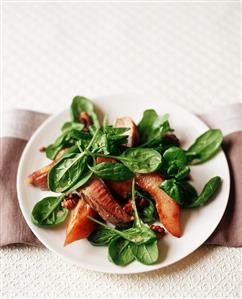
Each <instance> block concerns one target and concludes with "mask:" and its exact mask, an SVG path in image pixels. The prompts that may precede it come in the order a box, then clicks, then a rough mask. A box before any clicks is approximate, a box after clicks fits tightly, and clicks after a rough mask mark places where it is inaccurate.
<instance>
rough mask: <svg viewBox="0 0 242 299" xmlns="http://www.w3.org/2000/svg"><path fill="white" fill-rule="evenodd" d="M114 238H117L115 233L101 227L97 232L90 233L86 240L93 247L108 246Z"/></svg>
mask: <svg viewBox="0 0 242 299" xmlns="http://www.w3.org/2000/svg"><path fill="white" fill-rule="evenodd" d="M115 237H117V234H116V232H114V231H112V230H110V229H107V228H104V227H101V228H99V229H98V230H96V231H94V232H92V233H91V235H90V236H89V237H88V238H87V239H88V241H89V242H90V243H91V244H92V245H94V246H105V245H108V244H109V243H110V242H111V241H112V240H113V238H115Z"/></svg>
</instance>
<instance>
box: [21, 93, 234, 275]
mask: <svg viewBox="0 0 242 299" xmlns="http://www.w3.org/2000/svg"><path fill="white" fill-rule="evenodd" d="M93 102H94V103H95V106H96V107H97V110H98V113H99V114H103V112H105V113H107V114H108V117H109V122H110V123H113V122H114V120H115V119H116V118H117V117H121V116H130V117H132V118H133V119H134V120H135V121H136V122H138V121H139V120H140V119H141V117H142V114H143V111H144V110H145V109H149V108H153V109H155V110H156V111H157V112H158V113H159V114H164V113H169V114H170V123H171V127H172V128H174V129H175V132H176V134H177V136H178V137H179V138H180V140H181V143H182V146H183V147H184V148H187V147H188V146H189V145H190V144H191V143H192V142H193V141H194V140H195V138H196V137H198V136H199V135H200V134H201V133H203V132H204V131H206V130H207V129H208V127H207V126H206V125H205V124H204V123H203V122H202V121H201V120H200V119H199V118H197V117H196V116H195V115H193V114H192V113H190V112H188V111H186V110H184V109H183V108H181V107H179V106H176V105H174V104H172V103H166V102H162V101H160V100H152V99H150V98H148V97H144V96H140V95H139V96H137V95H119V96H109V97H103V98H97V99H95V100H94V101H93ZM67 120H69V109H68V110H65V111H63V112H61V113H59V114H57V115H53V116H52V117H50V118H49V119H47V121H45V122H44V123H43V124H42V125H41V126H40V127H39V128H38V130H37V131H36V132H35V133H34V135H33V136H32V138H31V139H30V140H29V142H28V144H27V146H26V147H25V149H24V152H23V154H22V158H21V160H20V164H19V168H18V174H17V192H18V199H19V204H20V207H21V210H22V213H23V215H24V218H25V220H26V221H27V223H28V225H29V227H30V228H31V230H32V231H33V233H34V234H35V235H36V236H37V238H38V239H39V240H40V241H41V242H42V243H43V244H44V245H45V246H46V247H47V248H49V249H51V250H53V251H54V252H56V253H58V254H60V255H61V256H63V257H64V258H67V259H68V260H70V261H72V262H74V263H75V264H78V265H80V266H82V267H84V268H87V269H92V270H96V271H101V272H108V273H126V274H128V273H138V272H146V271H151V270H155V269H160V268H163V267H165V266H168V265H171V264H173V263H175V262H177V261H179V260H180V259H182V258H184V257H186V256H187V255H189V254H190V253H191V252H193V251H194V250H195V249H197V248H198V247H199V246H200V245H201V244H203V243H204V241H205V240H206V239H207V238H208V237H209V236H210V235H211V233H212V232H213V231H214V229H215V228H216V226H217V225H218V223H219V221H220V219H221V217H222V215H223V213H224V211H225V208H226V205H227V201H228V196H229V186H230V178H229V169H228V164H227V161H226V158H225V155H224V153H223V152H222V151H221V152H220V153H219V154H217V155H216V156H215V157H214V158H213V159H211V160H210V161H208V162H206V163H204V164H202V165H196V166H193V167H192V169H191V174H192V183H193V184H194V186H195V187H196V188H197V190H198V191H199V192H200V191H201V190H202V188H203V186H204V184H205V183H206V182H207V181H208V180H209V179H210V178H211V177H213V176H216V175H219V176H220V177H221V178H222V186H221V188H220V190H219V192H218V193H217V195H216V197H215V198H214V200H212V201H211V202H209V203H208V204H207V205H205V206H203V207H200V208H195V209H187V210H182V211H181V224H182V229H183V236H182V237H181V238H175V237H173V236H171V235H170V234H166V236H165V237H164V238H163V239H162V240H160V242H159V246H160V258H159V262H158V263H157V264H155V265H152V266H145V265H142V264H140V263H139V262H133V263H131V264H130V265H128V266H126V267H119V266H116V265H114V264H112V263H110V262H109V261H108V259H107V248H106V247H94V246H92V245H91V244H89V242H88V241H87V240H80V241H77V242H74V243H72V244H70V245H69V246H67V247H64V246H63V242H64V239H65V229H66V224H63V225H61V226H60V227H57V228H54V229H42V228H39V227H37V226H34V225H33V224H32V222H31V210H32V208H33V206H34V204H35V203H36V202H37V201H39V200H40V199H41V198H43V197H45V196H48V195H50V194H52V193H51V192H46V191H41V190H39V189H37V188H34V187H32V186H29V185H26V183H25V178H26V177H27V176H28V175H29V174H30V173H32V172H33V171H34V170H36V169H38V168H41V167H43V166H44V165H46V164H48V163H49V161H48V160H47V159H46V158H45V155H44V154H43V153H40V152H39V148H40V147H42V146H45V145H48V144H50V143H52V142H53V140H54V139H55V138H56V137H57V136H58V135H59V133H60V128H61V126H62V124H63V123H64V121H67Z"/></svg>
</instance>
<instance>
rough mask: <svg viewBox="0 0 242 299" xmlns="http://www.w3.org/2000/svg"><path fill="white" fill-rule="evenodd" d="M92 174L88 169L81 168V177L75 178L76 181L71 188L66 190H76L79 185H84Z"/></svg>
mask: <svg viewBox="0 0 242 299" xmlns="http://www.w3.org/2000/svg"><path fill="white" fill-rule="evenodd" d="M92 175H93V172H92V171H91V170H89V169H87V170H85V169H84V170H83V173H82V175H81V177H80V178H79V179H78V180H77V182H76V183H75V184H74V185H73V186H71V188H69V189H68V190H67V191H68V192H72V191H75V190H77V189H78V188H80V187H81V186H83V185H85V184H86V183H87V182H88V181H89V180H90V178H91V177H92Z"/></svg>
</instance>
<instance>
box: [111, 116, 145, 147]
mask: <svg viewBox="0 0 242 299" xmlns="http://www.w3.org/2000/svg"><path fill="white" fill-rule="evenodd" d="M115 127H116V128H130V130H129V137H128V143H127V144H126V146H127V147H133V146H137V145H138V144H139V132H138V128H137V126H136V124H135V123H134V121H133V120H132V118H130V117H128V116H125V117H122V118H118V119H117V120H116V123H115Z"/></svg>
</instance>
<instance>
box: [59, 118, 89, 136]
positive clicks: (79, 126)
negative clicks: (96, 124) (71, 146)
mask: <svg viewBox="0 0 242 299" xmlns="http://www.w3.org/2000/svg"><path fill="white" fill-rule="evenodd" d="M72 129H75V130H78V131H81V130H83V129H84V124H81V123H79V122H75V121H68V122H65V123H64V125H63V126H62V128H61V131H62V132H63V133H66V132H68V131H70V130H72Z"/></svg>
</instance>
